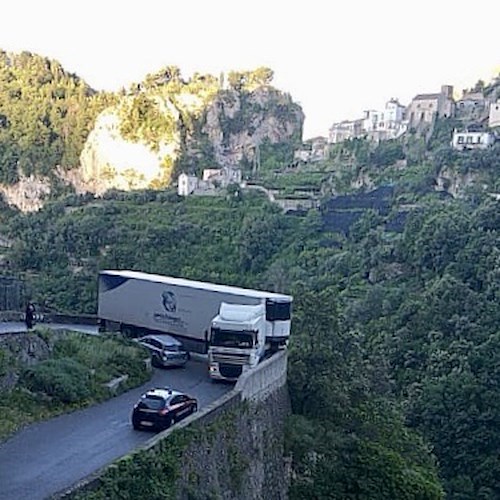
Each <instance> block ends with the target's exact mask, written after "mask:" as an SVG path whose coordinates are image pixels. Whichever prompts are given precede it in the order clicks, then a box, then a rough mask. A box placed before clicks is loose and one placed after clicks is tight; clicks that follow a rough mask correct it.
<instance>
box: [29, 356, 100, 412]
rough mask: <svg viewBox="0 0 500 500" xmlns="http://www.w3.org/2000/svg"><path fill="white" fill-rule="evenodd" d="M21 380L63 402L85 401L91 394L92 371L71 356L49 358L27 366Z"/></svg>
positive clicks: (37, 390)
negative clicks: (70, 357)
mask: <svg viewBox="0 0 500 500" xmlns="http://www.w3.org/2000/svg"><path fill="white" fill-rule="evenodd" d="M21 381H22V383H23V384H24V385H25V386H26V387H27V388H28V389H30V390H31V391H35V392H42V393H45V394H47V395H48V396H50V397H52V398H53V399H54V400H55V401H59V402H61V403H77V402H83V401H85V399H86V398H88V397H89V396H90V395H91V380H90V371H89V370H88V369H87V368H86V367H85V366H84V365H82V364H81V363H78V362H77V361H74V360H72V359H69V358H61V359H49V360H47V361H42V362H41V363H38V364H37V365H36V366H33V367H30V368H27V369H25V370H24V372H23V373H22V374H21Z"/></svg>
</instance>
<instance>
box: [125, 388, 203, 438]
mask: <svg viewBox="0 0 500 500" xmlns="http://www.w3.org/2000/svg"><path fill="white" fill-rule="evenodd" d="M197 410H198V401H197V400H196V399H195V398H192V397H190V396H188V395H187V394H184V393H182V392H179V391H173V390H171V389H168V388H165V387H164V388H157V389H150V390H149V391H147V392H145V393H144V394H143V395H142V396H141V398H140V399H139V401H138V402H137V403H136V404H135V405H134V410H133V412H132V425H133V427H134V429H151V430H163V429H166V428H168V427H170V425H172V423H175V422H179V420H182V419H183V418H185V417H187V416H188V415H191V414H192V413H194V412H195V411H197Z"/></svg>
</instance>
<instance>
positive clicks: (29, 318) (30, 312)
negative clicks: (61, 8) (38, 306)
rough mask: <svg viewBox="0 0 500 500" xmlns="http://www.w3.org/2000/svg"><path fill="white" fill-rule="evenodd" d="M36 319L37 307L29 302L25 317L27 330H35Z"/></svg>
mask: <svg viewBox="0 0 500 500" xmlns="http://www.w3.org/2000/svg"><path fill="white" fill-rule="evenodd" d="M34 319H35V305H34V304H33V302H28V305H27V306H26V312H25V315H24V321H25V322H26V328H27V329H28V330H31V329H32V328H33V320H34Z"/></svg>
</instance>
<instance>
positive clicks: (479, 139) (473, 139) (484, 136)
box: [451, 130, 495, 151]
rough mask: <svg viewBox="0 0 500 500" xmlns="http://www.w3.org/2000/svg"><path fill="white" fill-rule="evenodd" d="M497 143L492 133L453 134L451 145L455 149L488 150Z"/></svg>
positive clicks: (455, 132)
mask: <svg viewBox="0 0 500 500" xmlns="http://www.w3.org/2000/svg"><path fill="white" fill-rule="evenodd" d="M494 143H495V136H494V135H493V134H492V133H491V132H484V131H481V132H457V131H456V130H455V131H454V132H453V139H452V141H451V145H452V147H453V148H455V149H459V150H461V151H463V150H464V149H486V148H487V147H489V146H492V145H493V144H494Z"/></svg>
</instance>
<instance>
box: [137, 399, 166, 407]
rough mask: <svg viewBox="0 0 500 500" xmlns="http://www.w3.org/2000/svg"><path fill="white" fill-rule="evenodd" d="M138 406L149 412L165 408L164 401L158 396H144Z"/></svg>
mask: <svg viewBox="0 0 500 500" xmlns="http://www.w3.org/2000/svg"><path fill="white" fill-rule="evenodd" d="M139 405H140V406H142V408H149V409H150V410H161V409H162V408H164V406H165V400H164V399H163V398H162V397H160V396H144V397H142V398H141V402H140V403H139Z"/></svg>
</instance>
